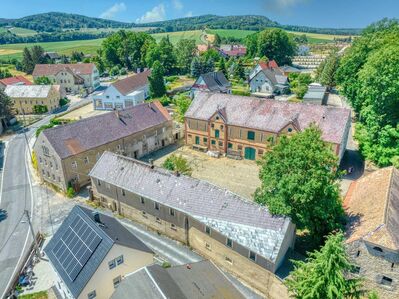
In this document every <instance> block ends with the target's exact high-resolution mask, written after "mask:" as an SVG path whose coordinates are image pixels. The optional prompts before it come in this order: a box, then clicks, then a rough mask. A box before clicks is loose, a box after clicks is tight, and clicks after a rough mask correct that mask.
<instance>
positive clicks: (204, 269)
mask: <svg viewBox="0 0 399 299" xmlns="http://www.w3.org/2000/svg"><path fill="white" fill-rule="evenodd" d="M193 285H194V286H195V287H193ZM126 298H140V299H163V298H173V299H193V298H203V299H216V298H217V299H245V298H246V297H245V296H243V295H242V294H241V293H240V292H239V291H238V289H237V288H236V287H235V286H234V285H233V284H232V283H231V282H230V280H229V279H228V278H227V276H226V275H225V274H224V273H223V272H222V271H221V270H219V269H218V268H217V267H216V266H215V265H214V264H213V263H212V262H210V261H200V262H196V263H191V264H187V265H182V266H175V267H171V268H163V267H161V266H159V265H151V266H146V267H144V268H142V269H140V270H138V271H136V272H134V273H131V274H128V275H126V276H125V278H124V279H123V280H122V282H121V284H120V285H119V287H118V288H117V289H116V290H115V292H114V293H113V294H112V296H111V299H126Z"/></svg>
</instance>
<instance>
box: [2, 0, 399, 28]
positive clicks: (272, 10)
mask: <svg viewBox="0 0 399 299" xmlns="http://www.w3.org/2000/svg"><path fill="white" fill-rule="evenodd" d="M50 11H57V12H67V13H77V14H82V15H87V16H90V17H101V18H106V19H112V20H117V21H124V22H136V23H145V22H151V21H162V20H168V19H175V18H180V17H188V16H200V15H204V14H216V15H244V14H255V15H263V16H266V17H268V18H270V19H272V20H273V21H277V22H279V23H281V24H290V25H305V26H313V27H330V28H363V27H365V26H367V25H368V24H370V23H372V22H375V21H378V20H380V19H382V18H384V17H388V18H395V17H396V18H398V17H399V1H398V0H251V1H242V0H163V1H159V0H114V1H113V0H94V1H93V0H58V1H50V0H18V1H15V2H14V1H6V0H0V18H19V17H23V16H27V15H32V14H36V13H43V12H50Z"/></svg>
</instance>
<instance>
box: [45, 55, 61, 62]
mask: <svg viewBox="0 0 399 299" xmlns="http://www.w3.org/2000/svg"><path fill="white" fill-rule="evenodd" d="M43 57H44V58H45V59H48V60H49V61H51V62H52V63H59V62H60V61H61V56H60V54H58V53H57V52H44V53H43Z"/></svg>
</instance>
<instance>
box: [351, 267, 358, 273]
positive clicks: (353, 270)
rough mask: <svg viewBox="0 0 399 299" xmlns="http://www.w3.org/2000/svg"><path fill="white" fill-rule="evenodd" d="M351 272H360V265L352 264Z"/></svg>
mask: <svg viewBox="0 0 399 299" xmlns="http://www.w3.org/2000/svg"><path fill="white" fill-rule="evenodd" d="M351 272H352V273H353V274H359V273H360V267H359V266H353V267H352V269H351Z"/></svg>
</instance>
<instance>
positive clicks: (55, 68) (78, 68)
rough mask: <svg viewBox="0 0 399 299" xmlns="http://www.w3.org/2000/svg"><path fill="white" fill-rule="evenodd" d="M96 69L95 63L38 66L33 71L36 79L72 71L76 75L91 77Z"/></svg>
mask: <svg viewBox="0 0 399 299" xmlns="http://www.w3.org/2000/svg"><path fill="white" fill-rule="evenodd" d="M94 68H95V64H94V63H75V64H36V65H35V69H34V70H33V76H34V77H41V76H49V75H55V74H57V73H58V72H60V71H62V70H66V69H70V70H71V71H72V72H73V73H74V74H75V75H90V74H91V73H92V72H93V70H94Z"/></svg>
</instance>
